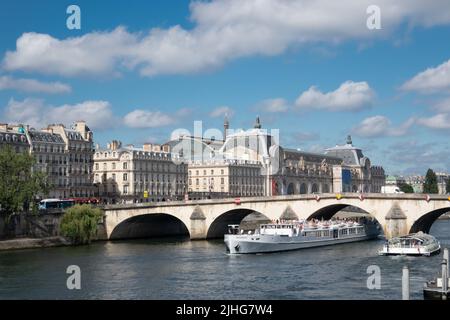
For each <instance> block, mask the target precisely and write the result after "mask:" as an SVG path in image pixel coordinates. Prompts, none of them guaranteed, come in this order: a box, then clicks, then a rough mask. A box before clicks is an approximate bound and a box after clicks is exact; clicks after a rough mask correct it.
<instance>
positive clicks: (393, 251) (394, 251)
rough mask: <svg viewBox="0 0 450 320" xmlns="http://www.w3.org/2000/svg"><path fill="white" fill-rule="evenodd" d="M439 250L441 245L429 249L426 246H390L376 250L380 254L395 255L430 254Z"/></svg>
mask: <svg viewBox="0 0 450 320" xmlns="http://www.w3.org/2000/svg"><path fill="white" fill-rule="evenodd" d="M440 251H441V246H440V245H439V246H438V247H434V248H431V249H428V248H423V247H421V248H420V247H419V248H390V249H387V248H386V247H384V248H383V249H382V250H380V251H379V252H378V254H379V255H382V256H397V255H406V256H431V255H433V254H436V253H439V252H440Z"/></svg>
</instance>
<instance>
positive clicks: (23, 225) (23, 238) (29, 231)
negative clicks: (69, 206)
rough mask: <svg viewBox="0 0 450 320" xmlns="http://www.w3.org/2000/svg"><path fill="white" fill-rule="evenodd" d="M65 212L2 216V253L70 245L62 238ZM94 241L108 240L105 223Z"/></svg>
mask: <svg viewBox="0 0 450 320" xmlns="http://www.w3.org/2000/svg"><path fill="white" fill-rule="evenodd" d="M63 215H64V211H62V210H59V211H53V212H39V213H20V214H14V215H12V216H10V217H8V216H7V215H5V214H0V251H2V250H14V249H27V248H45V247H55V246H64V245H70V244H71V243H70V241H68V240H67V239H65V238H64V237H62V236H61V233H60V224H61V219H62V217H63ZM92 240H93V241H98V240H107V237H106V231H105V227H104V223H103V221H102V222H101V223H99V225H98V228H97V235H96V236H95V237H94V238H93V239H92Z"/></svg>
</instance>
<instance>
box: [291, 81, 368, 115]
mask: <svg viewBox="0 0 450 320" xmlns="http://www.w3.org/2000/svg"><path fill="white" fill-rule="evenodd" d="M373 97H374V93H373V90H372V89H371V88H370V87H369V84H368V83H367V82H365V81H364V82H353V81H346V82H344V83H342V84H341V85H340V86H339V88H337V89H336V90H334V91H332V92H327V93H323V92H321V91H319V90H318V89H317V88H316V87H310V88H309V89H308V90H307V91H305V92H303V93H302V94H301V95H300V96H299V97H298V98H297V100H296V101H295V106H296V107H297V108H298V109H306V110H311V109H324V110H329V111H357V110H361V109H364V108H367V107H370V106H371V104H372V100H373Z"/></svg>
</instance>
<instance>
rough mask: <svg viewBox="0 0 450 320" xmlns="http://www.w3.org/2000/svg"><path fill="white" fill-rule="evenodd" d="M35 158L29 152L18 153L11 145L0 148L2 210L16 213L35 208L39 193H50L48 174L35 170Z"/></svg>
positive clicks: (9, 214) (0, 198)
mask: <svg viewBox="0 0 450 320" xmlns="http://www.w3.org/2000/svg"><path fill="white" fill-rule="evenodd" d="M34 163H35V159H34V157H33V156H32V155H30V154H29V153H17V152H16V151H15V150H14V149H13V148H12V147H11V146H3V147H1V148H0V209H1V210H0V211H1V212H2V213H5V214H7V215H8V217H10V216H11V215H12V214H14V213H18V212H20V211H23V210H27V209H28V208H29V207H30V206H31V207H32V208H33V209H35V208H36V206H34V201H35V199H36V197H37V195H39V194H47V193H48V188H49V186H48V183H47V175H45V174H44V173H42V172H34V171H33V169H32V168H33V165H34Z"/></svg>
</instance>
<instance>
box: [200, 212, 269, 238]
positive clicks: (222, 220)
mask: <svg viewBox="0 0 450 320" xmlns="http://www.w3.org/2000/svg"><path fill="white" fill-rule="evenodd" d="M252 213H256V214H258V215H262V217H263V218H265V219H266V220H270V219H269V218H267V216H266V215H264V214H263V213H261V212H258V211H255V210H252V209H248V208H238V209H232V210H228V211H226V212H224V213H222V214H220V215H219V216H218V217H216V218H215V219H214V221H213V222H212V223H211V225H210V226H209V228H208V232H207V235H206V238H207V239H213V238H220V237H223V235H224V234H225V233H227V230H228V225H229V224H240V223H241V222H242V220H244V218H245V217H246V216H248V215H249V214H252Z"/></svg>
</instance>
